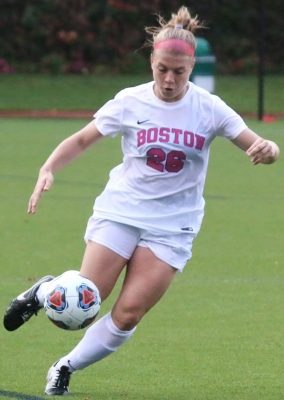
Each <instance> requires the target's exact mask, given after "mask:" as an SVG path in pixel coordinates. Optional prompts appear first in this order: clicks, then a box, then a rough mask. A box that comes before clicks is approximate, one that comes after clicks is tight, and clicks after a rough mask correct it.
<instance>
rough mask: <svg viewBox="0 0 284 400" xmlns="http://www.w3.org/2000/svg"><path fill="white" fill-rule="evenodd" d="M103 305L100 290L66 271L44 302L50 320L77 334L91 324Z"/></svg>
mask: <svg viewBox="0 0 284 400" xmlns="http://www.w3.org/2000/svg"><path fill="white" fill-rule="evenodd" d="M100 305H101V298H100V294H99V290H98V288H97V287H96V285H94V283H93V282H92V281H90V280H89V279H87V278H84V277H83V276H81V275H79V272H78V271H67V272H65V273H64V274H62V275H60V276H58V277H57V278H55V279H53V280H52V281H51V282H50V285H49V287H48V290H47V293H46V295H45V300H44V309H45V313H46V315H47V317H48V318H49V319H50V321H51V322H53V323H54V324H55V325H56V326H58V327H59V328H62V329H68V330H77V329H82V328H85V327H86V326H88V325H89V324H91V323H92V322H93V321H94V319H95V318H96V316H97V314H98V312H99V310H100Z"/></svg>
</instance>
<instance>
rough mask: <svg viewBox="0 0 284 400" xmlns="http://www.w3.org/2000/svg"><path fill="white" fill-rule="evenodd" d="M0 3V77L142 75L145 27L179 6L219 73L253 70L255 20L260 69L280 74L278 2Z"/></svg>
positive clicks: (25, 0) (13, 0) (87, 0)
mask: <svg viewBox="0 0 284 400" xmlns="http://www.w3.org/2000/svg"><path fill="white" fill-rule="evenodd" d="M261 1H263V2H265V0H259V1H256V0H246V1H245V0H238V1H236V2H230V1H225V0H211V1H208V0H207V1H201V0H199V1H198V0H192V1H191V2H190V4H188V3H187V2H180V1H176V0H151V1H141V2H138V1H137V0H130V1H125V0H105V1H103V0H101V1H96V0H95V1H94V0H64V1H63V0H40V1H38V0H1V4H0V72H1V70H2V72H9V71H12V70H16V71H18V72H21V71H25V72H29V71H30V72H37V71H41V72H53V73H60V72H69V73H92V72H101V71H108V72H109V71H119V72H132V71H133V72H141V71H142V70H145V68H147V64H148V63H147V57H148V55H149V54H147V52H146V51H145V50H141V46H142V45H143V43H144V40H145V33H144V26H146V25H153V24H155V15H154V14H155V13H161V14H162V15H164V16H165V17H166V18H168V17H169V16H170V14H171V12H172V11H176V10H177V8H178V7H179V6H180V5H182V4H185V5H187V6H189V7H190V9H191V10H192V12H193V13H197V14H198V15H200V17H201V19H204V20H205V22H206V24H207V25H208V26H209V29H206V30H204V31H203V32H202V35H203V36H205V37H206V38H207V39H208V40H209V42H210V43H211V44H212V47H213V50H214V53H215V55H216V58H217V60H218V69H219V71H222V72H231V73H232V72H233V73H238V72H241V73H243V72H246V71H249V72H251V71H254V70H255V68H256V65H257V54H258V44H259V43H258V33H259V31H260V21H261V23H262V24H263V26H265V38H266V44H265V45H264V51H265V58H266V67H267V69H269V70H270V71H277V72H279V71H283V59H284V57H283V56H284V54H283V53H284V47H283V38H284V33H283V29H282V19H281V15H282V1H281V0H278V1H277V0H270V2H269V7H268V6H267V7H266V8H265V15H264V16H263V15H262V16H261V15H260V10H259V9H260V4H261Z"/></svg>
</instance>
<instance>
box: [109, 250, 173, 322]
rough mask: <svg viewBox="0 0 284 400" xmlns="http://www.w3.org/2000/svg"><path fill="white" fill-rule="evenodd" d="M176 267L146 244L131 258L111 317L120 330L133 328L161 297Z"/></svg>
mask: <svg viewBox="0 0 284 400" xmlns="http://www.w3.org/2000/svg"><path fill="white" fill-rule="evenodd" d="M176 272H177V270H176V269H175V268H173V267H171V266H170V265H169V264H167V263H166V262H164V261H162V260H160V259H159V258H157V257H156V256H155V255H154V253H152V251H151V250H150V249H148V248H146V247H139V246H138V247H137V248H136V250H135V252H134V253H133V256H132V257H131V259H130V261H129V263H128V266H127V270H126V275H125V279H124V282H123V286H122V289H121V292H120V294H119V297H118V299H117V301H116V303H115V305H114V307H113V310H112V317H113V320H114V322H115V323H116V324H117V326H118V327H120V329H132V328H133V327H134V326H135V325H136V324H137V323H138V322H139V321H140V319H141V318H143V316H144V315H145V314H146V313H147V311H148V310H150V309H151V308H152V307H153V306H154V305H155V304H156V303H157V302H158V301H159V299H160V298H161V297H162V296H163V294H164V293H165V292H166V290H167V289H168V287H169V286H170V284H171V282H172V280H173V279H174V277H175V274H176Z"/></svg>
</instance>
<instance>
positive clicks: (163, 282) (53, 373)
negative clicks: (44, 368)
mask: <svg viewBox="0 0 284 400" xmlns="http://www.w3.org/2000/svg"><path fill="white" fill-rule="evenodd" d="M175 273H176V269H174V268H172V267H170V266H169V265H168V264H167V263H165V262H164V261H162V260H160V259H158V258H157V257H156V256H155V255H154V254H153V253H152V252H151V251H150V250H149V249H148V248H144V247H137V248H136V250H135V252H134V254H133V256H132V258H131V260H130V261H129V263H128V266H127V272H126V275H125V279H124V283H123V286H122V289H121V292H120V295H119V297H118V299H117V301H116V303H115V305H114V308H113V310H112V313H109V314H107V315H105V316H104V317H102V318H101V319H99V320H98V321H97V322H95V324H94V325H92V326H91V327H90V328H88V330H87V331H86V333H85V335H84V337H83V339H82V340H81V341H80V342H79V343H78V345H77V346H76V347H75V348H74V349H73V350H72V351H71V352H70V353H69V354H67V355H66V356H64V357H62V358H61V359H60V360H59V361H58V362H57V363H56V364H55V365H53V366H52V367H51V369H50V370H49V375H48V384H47V387H46V394H52V395H54V394H63V392H65V393H66V392H68V388H67V387H65V388H63V387H62V385H61V387H60V385H58V384H57V383H56V382H57V381H58V376H59V377H61V376H62V377H64V376H65V377H66V376H67V378H68V383H69V378H70V374H71V373H72V372H73V371H75V370H79V369H83V368H86V367H87V366H89V365H91V364H93V363H95V362H98V361H100V360H101V359H103V358H105V357H106V356H108V355H110V354H111V353H113V352H114V351H116V350H117V349H118V348H119V347H120V346H121V345H122V344H124V343H125V342H126V341H128V340H129V339H130V337H131V336H132V335H133V333H134V332H135V329H136V324H137V323H138V322H139V321H140V320H141V318H142V317H143V316H144V315H145V313H146V312H147V311H148V310H149V309H150V308H152V307H153V306H154V305H155V304H156V303H157V302H158V300H159V299H160V298H161V296H162V295H163V294H164V293H165V291H166V290H167V288H168V287H169V285H170V283H171V282H172V280H173V278H174V276H175ZM59 381H60V380H59ZM67 386H68V385H67Z"/></svg>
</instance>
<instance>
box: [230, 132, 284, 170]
mask: <svg viewBox="0 0 284 400" xmlns="http://www.w3.org/2000/svg"><path fill="white" fill-rule="evenodd" d="M232 142H233V143H234V144H235V145H236V146H238V147H239V148H240V149H242V150H244V151H245V152H246V154H247V155H248V156H249V158H250V160H251V162H252V163H253V164H254V165H256V164H272V163H274V162H275V161H276V160H277V158H278V156H279V154H280V150H279V147H278V145H277V144H276V143H275V142H273V141H272V140H268V139H264V138H263V137H261V136H259V135H258V134H257V133H255V132H253V131H252V130H251V129H249V128H246V129H245V130H244V131H243V132H241V133H240V134H239V135H238V136H237V137H236V138H235V139H233V140H232Z"/></svg>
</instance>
